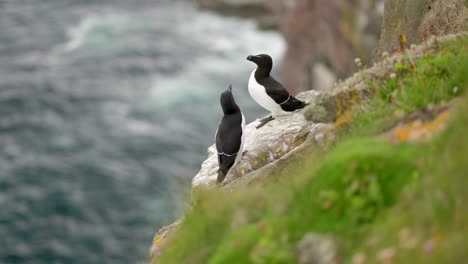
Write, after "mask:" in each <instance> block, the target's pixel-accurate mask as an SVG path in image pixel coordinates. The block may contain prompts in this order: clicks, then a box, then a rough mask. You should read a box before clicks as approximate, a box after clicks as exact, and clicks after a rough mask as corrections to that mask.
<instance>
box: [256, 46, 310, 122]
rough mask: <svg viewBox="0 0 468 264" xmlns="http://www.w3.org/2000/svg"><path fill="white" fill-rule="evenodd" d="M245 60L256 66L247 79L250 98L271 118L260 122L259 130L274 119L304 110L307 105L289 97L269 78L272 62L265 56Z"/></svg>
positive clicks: (277, 83)
mask: <svg viewBox="0 0 468 264" xmlns="http://www.w3.org/2000/svg"><path fill="white" fill-rule="evenodd" d="M247 60H249V61H252V62H254V63H255V64H257V68H256V69H255V70H253V72H252V74H251V75H250V79H249V93H250V96H251V97H252V98H253V99H254V100H255V102H257V104H259V105H260V106H261V107H263V108H265V109H266V110H268V111H270V112H271V116H269V117H266V118H264V119H262V120H260V125H258V126H257V129H258V128H261V127H262V126H264V125H265V124H266V123H268V122H270V121H271V120H274V119H275V117H277V116H281V115H284V114H287V112H293V111H296V110H298V109H302V108H304V107H305V106H306V105H308V104H307V103H305V102H302V101H300V100H298V99H296V98H295V97H294V96H292V95H290V94H289V92H288V91H287V90H286V88H284V86H283V85H282V84H281V83H279V82H278V81H277V80H275V79H274V78H273V77H271V76H270V72H271V68H272V67H273V60H272V59H271V57H270V56H269V55H267V54H260V55H256V56H252V55H251V56H248V57H247Z"/></svg>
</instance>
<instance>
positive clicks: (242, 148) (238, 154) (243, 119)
mask: <svg viewBox="0 0 468 264" xmlns="http://www.w3.org/2000/svg"><path fill="white" fill-rule="evenodd" d="M241 115H242V124H241V125H242V137H241V145H240V148H239V151H238V152H237V157H236V160H235V161H234V165H232V167H234V166H236V165H237V163H239V161H240V160H241V159H242V152H244V139H245V117H244V114H242V113H241Z"/></svg>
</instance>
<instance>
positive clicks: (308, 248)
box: [296, 233, 338, 264]
mask: <svg viewBox="0 0 468 264" xmlns="http://www.w3.org/2000/svg"><path fill="white" fill-rule="evenodd" d="M296 249H297V256H298V257H297V262H298V263H299V264H335V263H338V258H337V256H338V253H337V243H336V240H335V239H334V238H333V237H331V236H328V235H320V234H314V233H307V234H305V235H304V237H303V238H302V239H301V240H300V241H299V243H298V244H297V248H296Z"/></svg>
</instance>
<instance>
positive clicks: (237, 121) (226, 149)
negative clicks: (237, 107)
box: [216, 113, 242, 182]
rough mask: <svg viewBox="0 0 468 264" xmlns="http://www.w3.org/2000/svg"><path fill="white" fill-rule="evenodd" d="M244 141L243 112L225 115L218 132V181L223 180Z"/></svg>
mask: <svg viewBox="0 0 468 264" xmlns="http://www.w3.org/2000/svg"><path fill="white" fill-rule="evenodd" d="M241 143H242V114H240V113H238V114H235V115H225V116H224V117H223V120H222V121H221V124H219V127H218V132H217V133H216V151H217V152H218V164H219V171H218V182H221V181H222V180H223V179H224V177H225V176H226V174H227V172H228V171H229V169H230V168H231V167H232V165H234V162H235V160H236V157H237V153H238V152H239V149H240V147H241Z"/></svg>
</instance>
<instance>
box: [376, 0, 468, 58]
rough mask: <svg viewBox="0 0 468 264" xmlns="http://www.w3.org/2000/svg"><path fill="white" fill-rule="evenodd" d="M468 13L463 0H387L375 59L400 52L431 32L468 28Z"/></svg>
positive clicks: (446, 31) (442, 32) (439, 32)
mask: <svg viewBox="0 0 468 264" xmlns="http://www.w3.org/2000/svg"><path fill="white" fill-rule="evenodd" d="M467 12H468V11H467V8H466V6H465V1H464V0H386V1H385V13H384V19H383V25H382V32H381V35H380V40H379V45H378V47H377V49H376V50H375V52H374V55H373V58H372V60H373V61H378V60H379V59H380V56H381V54H382V53H383V52H392V51H400V50H401V49H404V48H405V47H407V46H409V45H411V44H418V43H420V42H422V41H424V40H426V39H428V38H429V37H430V36H432V35H436V36H440V35H445V34H449V33H456V32H458V31H460V30H466V29H467V26H468V13H467ZM402 34H403V35H404V37H403V35H402Z"/></svg>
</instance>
